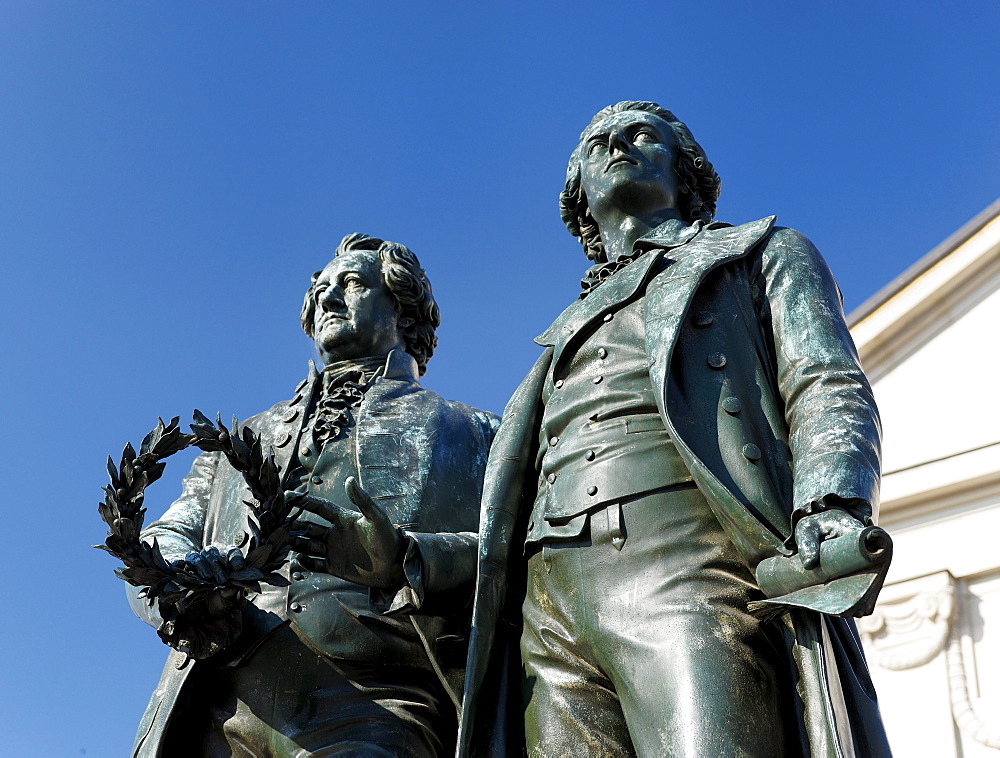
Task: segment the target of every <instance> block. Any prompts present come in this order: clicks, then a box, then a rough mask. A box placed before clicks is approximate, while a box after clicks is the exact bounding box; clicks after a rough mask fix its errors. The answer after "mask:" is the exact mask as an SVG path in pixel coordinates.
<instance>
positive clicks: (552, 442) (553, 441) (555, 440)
mask: <svg viewBox="0 0 1000 758" xmlns="http://www.w3.org/2000/svg"><path fill="white" fill-rule="evenodd" d="M558 444H559V438H558V437H550V438H549V445H551V446H552V447H555V446H556V445H558Z"/></svg>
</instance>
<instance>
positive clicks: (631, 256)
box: [459, 101, 889, 758]
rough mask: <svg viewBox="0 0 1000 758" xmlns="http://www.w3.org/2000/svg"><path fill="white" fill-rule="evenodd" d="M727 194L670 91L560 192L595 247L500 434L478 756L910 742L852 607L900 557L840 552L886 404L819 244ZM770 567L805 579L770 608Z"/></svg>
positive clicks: (488, 554)
mask: <svg viewBox="0 0 1000 758" xmlns="http://www.w3.org/2000/svg"><path fill="white" fill-rule="evenodd" d="M720 186H721V183H720V180H719V177H718V175H717V173H716V172H715V170H714V168H713V167H712V164H711V163H710V162H709V161H708V159H707V157H706V156H705V153H704V151H703V150H702V148H701V147H700V145H698V143H697V142H696V141H695V140H694V138H693V136H692V135H691V132H690V131H689V130H688V129H687V127H686V126H685V125H684V124H682V123H681V122H680V121H678V120H677V118H676V117H675V116H674V115H673V114H672V113H670V112H669V111H668V110H666V109H664V108H662V107H660V106H657V105H655V104H653V103H648V102H637V101H628V102H623V103H619V104H617V105H614V106H611V107H609V108H606V109H604V110H603V111H601V112H600V113H598V114H597V115H596V116H595V118H594V119H593V121H592V122H591V124H590V125H589V126H588V127H587V129H586V130H585V131H584V132H583V134H582V135H581V139H580V142H579V144H578V146H577V148H576V149H575V150H574V151H573V154H572V156H571V159H570V163H569V168H568V171H567V180H566V188H565V191H564V192H563V194H562V196H561V202H560V209H561V212H562V217H563V220H564V221H565V223H566V225H567V227H568V228H569V230H570V231H571V232H572V233H573V234H574V235H576V236H578V237H579V238H580V240H581V242H582V244H583V247H584V251H585V253H586V255H587V257H588V258H589V259H591V261H593V263H594V265H593V266H592V268H591V269H590V270H589V271H588V272H587V276H586V277H585V279H584V282H583V285H584V289H583V293H582V294H581V297H580V299H578V300H577V301H575V302H574V303H572V304H570V306H569V307H568V308H567V309H566V310H565V311H564V312H563V313H562V315H560V316H559V317H558V318H557V319H556V321H555V322H554V323H553V324H552V326H550V327H549V328H548V329H547V330H546V331H545V332H544V333H543V334H542V335H541V336H540V337H539V338H538V339H537V340H536V342H538V343H539V344H540V345H542V346H543V347H544V348H545V350H544V352H543V354H542V356H541V358H540V359H539V360H538V362H537V364H536V365H535V367H534V368H533V369H532V371H531V372H530V374H529V375H528V376H527V377H526V378H525V380H524V382H522V384H521V386H520V387H519V388H518V389H517V391H516V392H515V394H514V396H513V397H512V399H511V401H510V403H509V405H508V407H507V409H506V411H505V413H504V421H503V424H502V425H501V427H500V429H499V431H498V433H497V437H496V440H495V442H494V444H493V448H492V450H491V453H490V461H489V465H488V468H487V474H486V482H485V485H484V495H483V507H482V515H481V523H480V543H481V544H480V561H479V571H478V580H477V589H476V599H475V611H474V618H473V634H472V638H471V643H470V653H469V667H468V670H467V675H466V689H465V707H464V711H463V714H462V723H461V731H460V735H459V752H460V754H461V755H519V754H521V753H522V751H524V750H527V752H528V754H530V755H539V756H542V755H642V756H663V755H671V756H692V757H693V756H707V755H711V756H760V757H761V758H763V757H764V756H767V757H768V758H777V757H779V756H814V757H815V756H831V757H833V756H847V755H857V756H861V755H864V756H876V757H877V756H887V755H888V754H889V748H888V745H887V743H886V740H885V734H884V731H883V729H882V726H881V721H880V718H879V714H878V706H877V701H876V699H875V693H874V690H873V688H872V686H871V681H870V679H869V677H868V673H867V669H866V667H865V664H864V658H863V655H862V652H861V648H860V645H859V643H858V638H857V634H856V631H855V629H854V624H853V621H851V620H850V619H849V618H841V617H840V616H841V615H848V614H851V613H865V612H870V607H871V603H872V602H873V601H874V594H875V593H877V591H878V588H879V587H880V586H881V582H882V579H883V578H884V574H885V569H886V568H887V566H888V561H887V558H888V551H886V550H882V552H881V553H880V556H881V557H879V558H877V559H876V560H874V561H862V562H861V564H859V563H858V562H857V561H854V560H853V559H851V560H843V561H841V560H839V559H837V560H832V559H830V558H829V557H828V556H829V555H831V551H830V549H828V547H830V548H833V547H835V546H836V547H835V549H834V550H833V552H834V553H837V554H838V555H841V554H843V553H845V552H846V553H849V552H850V550H849V549H848V550H843V549H841V548H842V546H843V545H844V544H845V543H844V542H838V539H839V540H841V541H845V540H846V541H847V543H846V544H848V545H851V544H853V546H854V548H858V546H859V545H862V544H863V539H867V537H865V538H862V537H861V535H862V532H863V530H865V529H866V527H867V526H869V525H871V524H872V523H873V521H874V519H875V518H876V516H877V509H878V483H879V472H880V426H879V418H878V411H877V409H876V407H875V403H874V400H873V398H872V394H871V390H870V387H869V384H868V381H867V380H866V378H865V376H864V373H863V372H862V370H861V367H860V365H859V362H858V358H857V353H856V351H855V348H854V345H853V342H852V340H851V337H850V334H849V332H848V329H847V326H846V325H845V323H844V316H843V311H842V307H841V300H840V294H839V291H838V289H837V285H836V283H835V282H834V279H833V277H832V275H831V273H830V271H829V269H828V267H827V266H826V264H825V263H824V261H823V259H822V258H821V256H820V255H819V253H818V252H817V251H816V249H815V247H814V246H813V245H812V244H811V243H810V242H809V240H808V239H806V238H805V237H804V236H802V235H801V234H799V233H798V232H796V231H794V230H792V229H786V228H781V227H776V226H775V225H774V218H773V217H771V218H765V219H761V220H759V221H755V222H752V223H748V224H743V225H741V226H731V225H729V224H723V223H716V222H713V221H712V219H713V217H714V215H715V204H716V200H717V199H718V195H719V190H720ZM868 534H870V533H868ZM865 544H867V543H865ZM883 547H884V546H883ZM858 549H859V550H860V548H858ZM880 549H881V548H879V547H878V546H877V545H875V546H874V549H873V550H869V553H879V550H880ZM825 556H826V557H827V563H826V564H824V557H825ZM768 561H771V563H767V562H768ZM773 561H795V562H796V564H795V565H796V566H797V569H796V570H795V571H792V572H790V573H793V574H794V573H797V574H798V575H799V578H800V579H801V578H802V577H803V576H805V577H806V579H807V580H806V582H805V584H806V585H808V587H807V589H808V591H807V592H806V593H805V595H803V594H801V593H802V592H803V591H804V590H803V588H802V587H801V586H799V585H795V583H794V582H793V585H794V586H793V588H792V591H791V594H789V595H785V594H782V595H780V596H779V597H777V598H772V600H773V601H774V603H777V605H776V606H775V605H774V604H773V603H772V605H771V606H765V607H761V606H759V605H755V606H754V608H755V610H756V611H757V613H756V615H755V614H754V613H753V612H751V611H750V610H749V606H750V604H760V603H763V602H764V601H766V600H767V599H768V598H766V597H765V594H764V592H762V591H761V587H762V585H760V584H758V582H757V579H756V578H755V576H754V571H755V570H756V569H757V568H758V566H760V565H761V564H766V566H768V567H770V568H771V569H772V571H771V573H770V574H768V575H767V576H768V578H770V579H773V578H774V576H775V575H780V576H782V577H785V576H786V574H787V573H789V572H787V571H784V569H785V568H786V565H785V564H781V563H778V564H777V565H775V564H774V563H773ZM834 564H836V565H834ZM841 569H842V570H843V571H846V572H847V576H842V575H841ZM824 571H826V573H824ZM810 572H813V573H810ZM765 573H767V572H766V571H765ZM859 577H860V578H859ZM812 580H815V581H816V582H818V584H810V581H812ZM764 584H768V582H764ZM768 586H769V587H772V588H773V587H774V586H777V587H779V589H778V590H776V591H778V592H781V593H786V592H787V591H788V585H787V584H782V583H781V582H780V581H777V582H771V583H770V584H768ZM810 592H811V593H812V595H811V596H808V597H807V595H809V593H810ZM795 593H799V594H797V595H796V594H795ZM792 595H795V597H794V598H792ZM821 611H822V612H821ZM522 715H523V718H522Z"/></svg>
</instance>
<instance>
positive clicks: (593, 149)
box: [587, 140, 604, 155]
mask: <svg viewBox="0 0 1000 758" xmlns="http://www.w3.org/2000/svg"><path fill="white" fill-rule="evenodd" d="M603 149H604V143H602V142H600V141H598V140H594V141H593V142H591V143H590V146H589V147H588V148H587V155H597V153H599V152H601V151H602V150H603Z"/></svg>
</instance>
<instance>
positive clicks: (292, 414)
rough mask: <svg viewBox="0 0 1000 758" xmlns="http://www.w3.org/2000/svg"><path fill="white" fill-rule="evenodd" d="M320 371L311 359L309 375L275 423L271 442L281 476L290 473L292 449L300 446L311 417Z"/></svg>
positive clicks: (297, 388)
mask: <svg viewBox="0 0 1000 758" xmlns="http://www.w3.org/2000/svg"><path fill="white" fill-rule="evenodd" d="M319 385H320V383H319V371H318V370H317V369H316V363H315V362H314V361H309V375H308V376H307V377H306V378H305V379H304V380H303V381H302V383H301V384H299V386H298V387H296V388H295V397H293V398H292V399H291V400H290V401H289V402H288V405H287V406H286V407H285V409H284V410H283V415H282V417H281V418H280V419H279V420H278V421H279V423H277V424H276V425H275V429H276V431H275V434H274V438H273V440H272V442H271V444H272V445H273V446H274V447H273V448H272V450H273V452H274V462H275V464H276V465H277V466H278V471H279V472H281V476H285V475H286V474H287V473H288V464H289V462H290V461H291V459H292V451H294V450H295V449H296V448H297V447H298V446H299V440H300V439H301V437H302V429H303V428H304V426H305V423H306V419H307V418H308V417H309V406H310V405H312V402H313V395H314V394H315V393H316V391H317V389H318V388H319Z"/></svg>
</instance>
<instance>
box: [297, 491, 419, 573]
mask: <svg viewBox="0 0 1000 758" xmlns="http://www.w3.org/2000/svg"><path fill="white" fill-rule="evenodd" d="M344 489H345V490H346V491H347V496H348V497H349V498H350V499H351V502H352V503H354V504H355V505H356V506H357V507H358V510H360V511H361V512H360V513H358V512H356V511H352V510H348V509H347V508H343V507H341V506H339V505H337V504H335V503H331V502H330V501H329V500H324V499H323V498H321V497H316V496H314V495H308V494H305V493H303V492H296V491H290V492H286V493H285V497H286V498H289V499H290V501H291V503H292V505H293V506H295V507H300V508H303V509H304V510H307V511H309V512H310V513H314V514H316V515H317V516H319V517H321V518H323V519H325V520H326V521H329V522H330V526H324V525H322V524H313V523H307V524H305V525H304V528H302V529H299V530H296V531H295V532H293V533H292V538H291V540H290V541H289V544H290V545H291V547H292V550H295V551H297V552H299V553H301V556H300V559H299V560H300V562H301V563H302V565H303V566H305V567H306V568H308V569H310V570H312V571H323V572H326V573H328V574H333V575H334V576H339V577H340V578H342V579H346V580H348V581H350V582H354V583H356V584H361V585H364V586H366V587H374V588H376V589H380V590H392V589H396V588H398V587H400V586H402V584H403V581H404V576H403V556H404V552H405V545H406V542H405V540H404V538H403V534H402V532H400V530H399V529H398V528H397V527H396V526H395V525H394V524H393V523H392V522H391V521H390V520H389V517H388V516H386V514H385V512H384V511H383V510H382V509H381V508H379V506H378V504H377V503H376V502H375V501H374V500H372V498H371V496H370V495H369V494H368V493H367V492H365V491H364V490H363V489H361V487H360V486H359V485H358V483H357V480H355V478H354V477H353V476H349V477H348V478H347V482H346V483H345V485H344Z"/></svg>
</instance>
